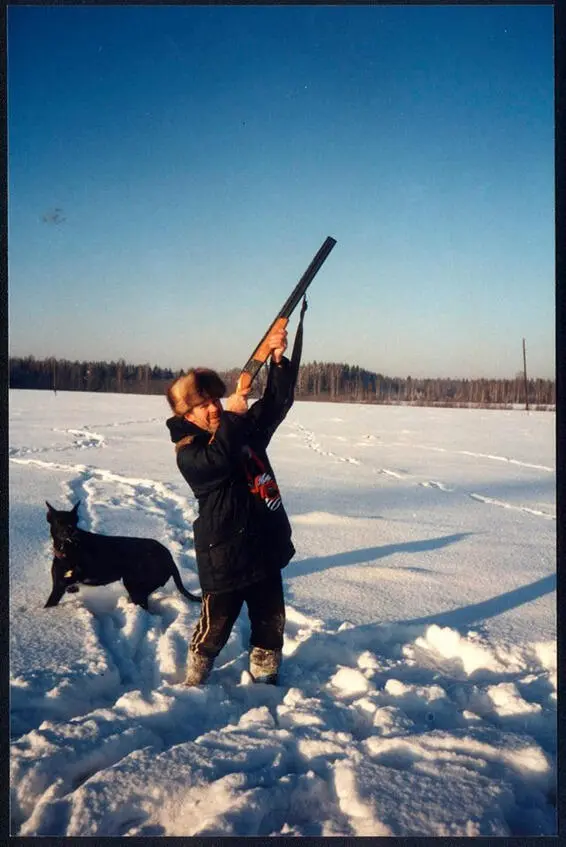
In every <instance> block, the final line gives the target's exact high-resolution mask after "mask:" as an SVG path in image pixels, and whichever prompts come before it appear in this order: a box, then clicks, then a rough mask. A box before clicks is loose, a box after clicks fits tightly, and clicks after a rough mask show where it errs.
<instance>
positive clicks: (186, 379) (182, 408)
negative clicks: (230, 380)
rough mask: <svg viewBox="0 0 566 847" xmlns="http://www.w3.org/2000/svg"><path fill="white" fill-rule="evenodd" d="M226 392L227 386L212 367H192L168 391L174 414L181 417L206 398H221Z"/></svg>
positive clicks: (168, 398)
mask: <svg viewBox="0 0 566 847" xmlns="http://www.w3.org/2000/svg"><path fill="white" fill-rule="evenodd" d="M225 393H226V386H225V385H224V383H223V382H222V380H221V379H220V377H219V376H218V374H217V373H216V371H212V370H210V368H191V369H190V371H188V373H186V374H185V375H184V376H179V377H177V379H176V380H174V381H173V382H172V383H171V385H170V386H169V388H168V389H167V392H166V394H167V401H168V403H169V405H170V406H171V410H172V412H173V414H175V415H178V416H179V417H183V415H186V414H187V412H190V411H191V409H192V408H194V406H198V404H199V403H202V402H203V401H204V400H219V399H220V397H223V396H224V394H225Z"/></svg>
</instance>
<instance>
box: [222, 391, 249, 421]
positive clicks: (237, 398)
mask: <svg viewBox="0 0 566 847" xmlns="http://www.w3.org/2000/svg"><path fill="white" fill-rule="evenodd" d="M249 393H250V388H243V389H242V390H241V391H235V392H234V394H230V396H229V397H227V398H226V402H225V403H224V408H225V409H226V411H227V412H233V413H234V414H235V415H245V414H246V412H247V411H248V394H249Z"/></svg>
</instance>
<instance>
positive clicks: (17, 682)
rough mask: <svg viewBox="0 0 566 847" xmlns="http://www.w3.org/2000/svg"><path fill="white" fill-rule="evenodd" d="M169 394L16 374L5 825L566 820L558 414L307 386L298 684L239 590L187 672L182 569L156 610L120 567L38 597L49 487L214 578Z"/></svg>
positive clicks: (297, 580) (282, 462) (98, 521)
mask: <svg viewBox="0 0 566 847" xmlns="http://www.w3.org/2000/svg"><path fill="white" fill-rule="evenodd" d="M166 416H167V406H166V403H165V401H164V399H162V398H160V397H142V396H132V395H107V394H106V395H97V394H86V393H59V394H58V395H57V396H54V394H53V393H51V392H34V391H12V392H11V393H10V592H11V593H10V602H11V624H10V636H11V656H10V661H11V728H12V739H11V768H12V777H11V789H12V800H11V817H12V834H13V835H20V836H24V835H25V836H38V835H42V836H132V835H138V836H195V835H201V836H223V835H239V836H282V835H287V836H316V835H322V836H332V835H335V836H360V835H392V836H442V835H449V836H466V835H467V836H479V835H481V836H505V835H551V834H555V833H556V822H555V804H556V789H555V784H556V783H555V777H556V774H555V768H556V722H555V721H556V607H555V603H556V594H555V585H556V583H555V530H556V512H555V461H554V426H555V416H554V414H553V413H551V412H530V413H526V412H520V411H491V410H471V409H428V408H407V407H397V406H359V405H336V404H326V403H297V404H295V406H294V407H293V409H292V410H291V412H290V413H289V415H288V417H287V420H286V421H285V422H284V423H283V424H282V426H281V427H280V429H279V431H278V433H277V435H276V436H275V438H274V440H273V442H272V446H271V451H270V453H271V457H272V460H273V464H274V467H275V470H276V473H277V475H278V480H279V483H280V487H281V490H282V493H283V499H284V502H285V504H286V508H287V511H288V513H289V516H290V518H291V523H292V524H293V528H294V537H295V546H296V548H297V555H296V557H295V559H294V560H293V561H292V562H291V564H290V565H289V566H288V568H287V569H286V570H285V571H284V584H285V591H286V597H287V604H288V605H287V625H286V636H285V647H284V664H283V668H282V679H281V685H280V686H279V687H276V688H274V687H270V686H266V685H254V684H253V683H250V678H249V676H248V675H247V674H246V667H247V640H248V636H249V626H248V623H247V619H246V615H245V612H244V613H243V614H242V615H241V616H240V619H239V620H238V622H237V624H236V627H235V630H234V632H233V634H232V636H231V638H230V641H229V643H228V645H227V646H226V648H225V649H224V651H223V652H222V654H221V655H220V657H219V659H218V661H217V665H216V668H215V670H214V671H213V674H212V677H211V682H210V684H209V685H208V686H206V687H203V688H196V689H186V688H184V687H183V686H182V685H180V684H179V683H180V681H181V680H182V678H183V671H184V663H185V659H186V654H187V642H188V640H189V638H190V635H191V632H192V629H193V627H194V625H195V622H196V619H197V615H198V612H199V608H198V607H197V606H196V605H195V604H192V603H189V602H188V601H185V599H184V598H183V597H182V596H181V595H180V594H179V593H178V592H177V591H176V589H175V587H174V585H173V584H172V582H171V583H170V584H167V585H166V586H165V588H164V589H161V590H160V591H158V592H156V593H155V594H154V595H152V598H150V611H149V613H148V612H145V611H143V610H142V609H140V608H138V607H137V606H133V605H131V604H128V603H127V602H126V597H125V592H124V589H123V587H122V586H121V584H116V585H113V586H110V587H105V588H92V587H91V588H88V587H81V589H80V591H79V593H77V594H67V595H65V597H64V598H63V600H62V601H61V603H60V605H59V606H58V607H57V608H54V609H43V604H44V602H45V600H46V598H47V595H48V593H49V590H50V576H49V570H50V565H51V556H50V549H51V545H50V538H49V533H48V524H47V522H46V520H45V513H46V507H45V502H44V501H45V500H49V501H50V502H51V503H52V505H53V506H55V507H56V508H61V509H63V508H70V507H71V505H72V504H73V503H74V502H76V501H77V500H80V501H81V506H80V512H79V514H80V524H79V525H80V526H82V527H83V528H84V529H88V530H91V531H96V532H102V533H107V534H122V535H140V536H141V535H143V536H150V537H155V538H157V539H159V540H160V541H162V542H163V543H165V544H166V545H167V546H168V547H169V548H170V549H171V551H172V552H173V555H174V557H175V559H176V561H177V562H178V564H179V566H180V569H181V573H182V576H183V580H184V582H185V584H186V586H187V587H188V588H189V590H197V591H198V581H197V578H196V575H195V566H194V553H193V549H192V532H191V523H192V521H193V520H194V518H195V502H194V500H193V498H192V496H191V492H190V490H189V489H188V487H187V486H186V484H185V483H184V481H183V480H182V478H181V476H180V474H179V473H178V471H177V468H176V465H175V460H174V451H173V447H172V445H171V443H170V442H169V440H168V433H167V431H166V429H165V426H164V419H165V417H166Z"/></svg>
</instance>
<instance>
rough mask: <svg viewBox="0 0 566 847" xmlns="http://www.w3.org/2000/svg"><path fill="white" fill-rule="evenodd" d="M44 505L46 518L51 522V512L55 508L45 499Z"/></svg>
mask: <svg viewBox="0 0 566 847" xmlns="http://www.w3.org/2000/svg"><path fill="white" fill-rule="evenodd" d="M45 505H46V506H47V520H48V521H49V523H51V512H54V511H55V509H54V508H53V506H52V505H51V503H49V502H48V501H47V500H46V501H45Z"/></svg>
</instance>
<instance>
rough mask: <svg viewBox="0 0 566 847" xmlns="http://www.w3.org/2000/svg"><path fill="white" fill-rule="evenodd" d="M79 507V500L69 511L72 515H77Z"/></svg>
mask: <svg viewBox="0 0 566 847" xmlns="http://www.w3.org/2000/svg"><path fill="white" fill-rule="evenodd" d="M80 505H81V501H80V500H77V502H76V503H75V505H74V506H73V508H72V510H71V511H72V512H74V513H75V515H76V514H78V511H79V506H80Z"/></svg>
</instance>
